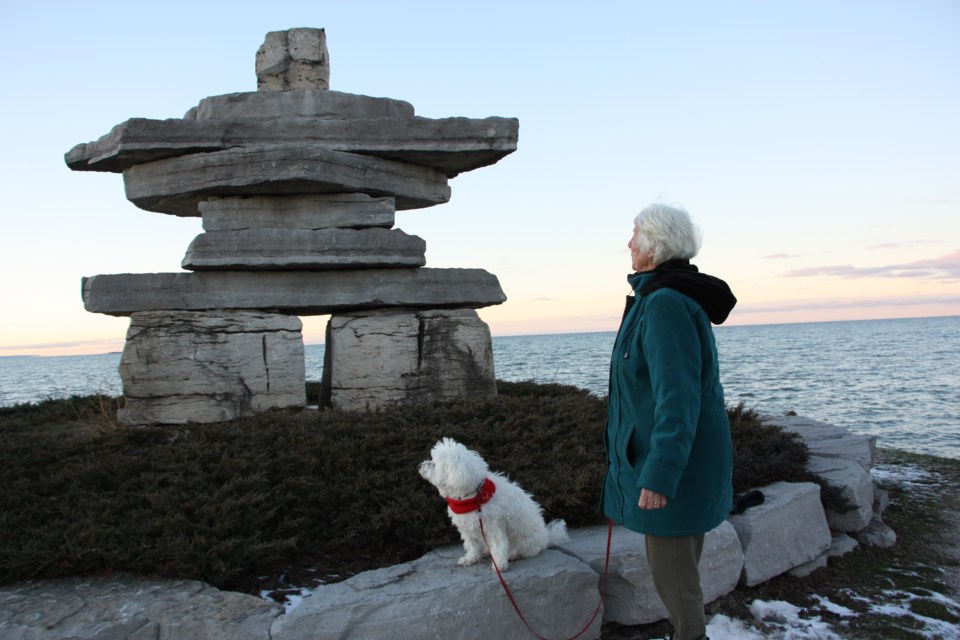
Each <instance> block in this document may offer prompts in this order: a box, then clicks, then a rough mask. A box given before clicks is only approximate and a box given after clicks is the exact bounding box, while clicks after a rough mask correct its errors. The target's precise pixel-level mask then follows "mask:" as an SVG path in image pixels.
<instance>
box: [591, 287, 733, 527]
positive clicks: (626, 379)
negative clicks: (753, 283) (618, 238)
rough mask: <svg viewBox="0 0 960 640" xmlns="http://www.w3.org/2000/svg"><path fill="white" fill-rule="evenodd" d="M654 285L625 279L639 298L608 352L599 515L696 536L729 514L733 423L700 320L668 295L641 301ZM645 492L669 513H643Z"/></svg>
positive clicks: (694, 306)
mask: <svg viewBox="0 0 960 640" xmlns="http://www.w3.org/2000/svg"><path fill="white" fill-rule="evenodd" d="M652 276H653V272H644V273H635V274H633V275H631V276H630V277H629V281H630V284H631V286H632V287H633V289H634V292H635V297H634V298H633V304H632V306H630V307H629V308H628V310H627V312H626V313H625V314H624V318H623V322H622V323H621V325H620V331H619V332H618V333H617V339H616V342H615V343H614V348H613V356H612V358H611V363H610V392H609V398H608V400H609V408H608V415H607V427H606V432H605V435H604V444H605V446H606V449H607V456H608V460H609V466H608V468H607V473H606V477H605V478H604V487H603V512H604V513H605V514H606V515H607V517H609V518H611V519H612V520H613V521H614V522H617V523H620V524H622V525H623V526H625V527H626V528H628V529H631V530H633V531H637V532H640V533H644V534H650V535H655V536H688V535H695V534H699V533H705V532H707V531H709V530H711V529H713V528H714V527H716V526H717V525H719V524H720V523H721V522H723V520H724V519H725V518H726V516H727V514H728V513H729V512H730V508H731V506H732V500H733V477H732V476H733V453H732V452H733V446H732V443H731V440H730V423H729V420H728V418H727V412H726V403H725V401H724V398H723V387H722V386H721V384H720V371H719V366H718V363H717V346H716V341H715V339H714V336H713V328H712V327H711V325H710V320H709V319H708V318H707V315H706V312H705V311H704V310H703V308H702V307H701V306H700V305H699V304H698V303H697V302H695V301H694V300H693V299H691V298H689V297H687V296H685V295H683V294H681V293H679V292H677V291H675V290H673V289H668V288H661V289H657V290H656V291H653V292H652V293H650V294H648V295H646V296H644V295H641V293H640V289H641V288H642V286H643V284H644V283H646V282H647V281H648V279H649V278H651V277H652ZM641 488H646V489H650V490H652V491H656V492H657V493H662V494H663V495H665V496H667V498H668V502H667V506H666V507H665V508H662V509H649V510H643V509H640V508H639V506H638V505H637V502H638V501H639V499H640V489H641Z"/></svg>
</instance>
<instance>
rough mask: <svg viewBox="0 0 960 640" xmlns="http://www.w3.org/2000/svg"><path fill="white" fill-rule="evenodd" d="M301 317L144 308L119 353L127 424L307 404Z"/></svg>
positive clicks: (218, 418) (219, 417)
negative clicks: (121, 352) (149, 309)
mask: <svg viewBox="0 0 960 640" xmlns="http://www.w3.org/2000/svg"><path fill="white" fill-rule="evenodd" d="M301 327H302V325H301V322H300V319H299V318H297V317H296V316H289V315H280V314H276V313H264V312H259V311H226V310H222V309H219V310H217V311H213V312H207V311H145V312H140V313H135V314H133V315H132V316H131V318H130V328H129V329H128V330H127V340H126V342H125V344H124V348H123V354H122V355H121V357H120V380H121V382H122V383H123V396H124V399H125V402H124V407H123V409H121V410H120V411H119V413H118V418H119V420H120V422H121V423H123V424H126V425H147V424H186V423H188V422H222V421H224V420H234V419H237V418H241V417H243V416H245V415H250V414H252V413H255V412H258V411H264V410H267V409H279V408H295V407H303V406H304V405H305V404H306V395H305V391H304V389H305V387H304V385H305V373H304V359H303V336H302V335H301V333H300V331H301Z"/></svg>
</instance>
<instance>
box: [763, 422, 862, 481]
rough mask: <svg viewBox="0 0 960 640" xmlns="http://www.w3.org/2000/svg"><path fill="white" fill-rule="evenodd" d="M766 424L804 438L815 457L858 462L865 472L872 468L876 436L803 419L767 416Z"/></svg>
mask: <svg viewBox="0 0 960 640" xmlns="http://www.w3.org/2000/svg"><path fill="white" fill-rule="evenodd" d="M763 421H764V422H765V423H767V424H773V425H776V426H778V427H782V428H783V430H784V431H787V432H788V433H796V434H798V435H799V436H801V437H802V438H803V441H804V443H805V444H806V445H807V448H808V449H809V450H810V454H811V455H812V456H817V457H825V458H844V459H847V460H856V461H857V463H859V464H860V466H861V467H863V468H864V470H866V471H869V470H870V469H872V468H873V465H874V462H875V460H876V443H877V437H876V436H870V435H863V434H858V433H853V432H852V431H850V430H849V429H844V428H843V427H838V426H836V425H832V424H827V423H825V422H818V421H816V420H811V419H810V418H804V417H802V416H776V417H770V416H764V418H763Z"/></svg>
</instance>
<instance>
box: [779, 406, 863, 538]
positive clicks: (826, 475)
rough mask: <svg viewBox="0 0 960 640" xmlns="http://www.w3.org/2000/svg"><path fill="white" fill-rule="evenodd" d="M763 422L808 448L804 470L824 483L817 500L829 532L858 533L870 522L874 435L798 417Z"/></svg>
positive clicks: (783, 417) (785, 417) (781, 417)
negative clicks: (808, 455) (781, 430)
mask: <svg viewBox="0 0 960 640" xmlns="http://www.w3.org/2000/svg"><path fill="white" fill-rule="evenodd" d="M764 422H766V423H767V424H773V425H776V426H779V427H782V428H783V430H784V431H786V432H788V433H796V434H797V435H799V436H800V437H801V438H802V439H803V442H804V444H806V445H807V448H808V449H809V450H810V461H809V462H808V463H807V470H808V471H810V472H811V473H813V474H815V475H817V476H819V477H820V478H821V479H822V480H823V481H824V484H825V486H824V490H823V491H822V493H821V496H820V498H821V500H822V501H823V505H824V508H825V510H826V513H827V521H828V522H829V524H830V528H831V529H833V530H835V531H844V532H852V531H859V530H860V529H863V528H864V527H866V526H867V525H868V524H869V523H870V520H871V518H872V517H873V502H874V499H873V483H872V480H871V478H870V469H872V468H873V464H874V461H875V459H876V436H868V435H861V434H855V433H852V432H851V431H849V430H848V429H844V428H842V427H837V426H835V425H832V424H827V423H825V422H818V421H816V420H811V419H810V418H804V417H801V416H778V417H764Z"/></svg>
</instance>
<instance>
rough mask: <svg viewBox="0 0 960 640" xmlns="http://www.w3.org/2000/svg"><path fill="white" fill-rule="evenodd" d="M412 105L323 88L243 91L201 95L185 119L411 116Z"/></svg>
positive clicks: (412, 112)
mask: <svg viewBox="0 0 960 640" xmlns="http://www.w3.org/2000/svg"><path fill="white" fill-rule="evenodd" d="M413 116H414V110H413V105H412V104H410V103H409V102H406V101H404V100H396V99H394V98H374V97H371V96H364V95H360V94H356V93H344V92H342V91H329V90H326V89H295V90H292V91H247V92H242V93H227V94H223V95H219V96H210V97H208V98H204V99H203V100H201V101H200V103H199V104H198V105H197V106H196V107H194V108H193V109H190V111H188V112H187V113H186V115H185V116H184V119H186V120H201V121H202V120H249V119H259V120H278V119H281V118H352V119H362V120H366V119H370V118H412V117H413Z"/></svg>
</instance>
